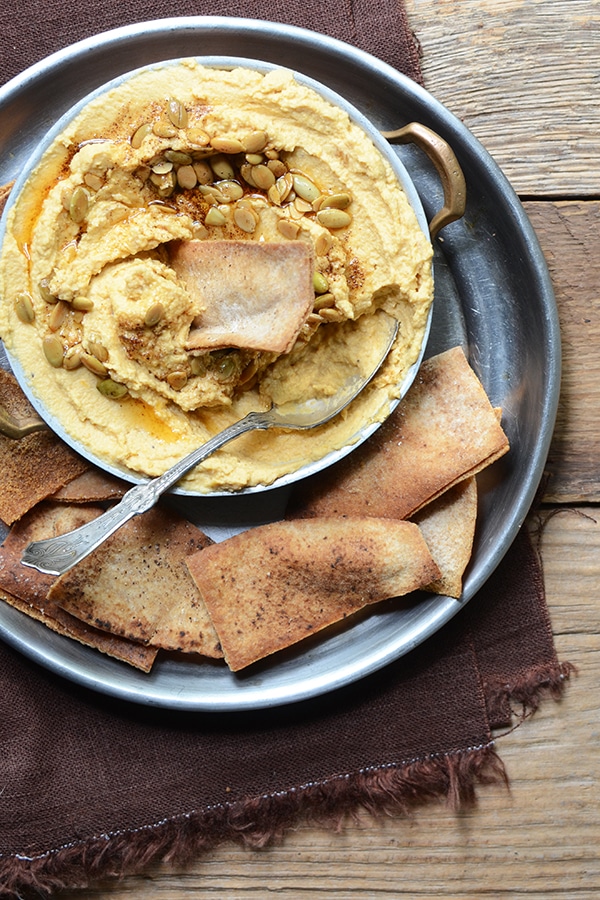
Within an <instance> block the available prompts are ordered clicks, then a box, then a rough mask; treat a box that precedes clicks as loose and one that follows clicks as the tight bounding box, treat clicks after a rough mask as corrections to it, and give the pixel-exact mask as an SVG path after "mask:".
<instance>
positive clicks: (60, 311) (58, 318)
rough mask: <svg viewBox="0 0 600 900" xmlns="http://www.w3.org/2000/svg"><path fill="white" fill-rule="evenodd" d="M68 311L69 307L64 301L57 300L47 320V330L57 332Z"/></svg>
mask: <svg viewBox="0 0 600 900" xmlns="http://www.w3.org/2000/svg"><path fill="white" fill-rule="evenodd" d="M68 309H69V306H68V304H67V303H65V301H64V300H59V301H58V303H57V304H56V305H55V306H54V307H53V309H52V312H51V313H50V318H49V319H48V328H49V329H50V331H58V329H59V328H60V327H61V325H63V324H64V321H65V319H66V318H67V310H68Z"/></svg>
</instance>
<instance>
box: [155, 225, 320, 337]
mask: <svg viewBox="0 0 600 900" xmlns="http://www.w3.org/2000/svg"><path fill="white" fill-rule="evenodd" d="M170 262H171V266H172V268H173V269H174V270H175V272H176V273H177V275H178V276H179V278H180V279H181V280H182V281H183V282H184V284H185V285H186V287H187V289H188V292H189V293H190V295H191V296H192V299H193V300H195V301H196V303H197V304H198V306H199V308H200V309H202V310H203V312H202V313H201V314H200V315H199V316H198V317H197V319H196V321H195V322H194V325H193V327H192V329H191V331H190V335H189V340H188V342H187V349H188V350H217V349H222V348H225V347H240V348H244V349H247V350H264V351H272V352H274V353H287V352H288V351H289V350H291V348H292V347H293V345H294V343H295V341H296V338H297V337H298V334H299V332H300V329H301V328H302V325H303V324H304V322H305V321H306V318H307V317H308V315H309V313H310V312H311V311H312V308H313V304H314V300H315V294H314V289H313V259H312V250H311V246H310V244H308V243H307V242H306V241H286V242H284V243H268V242H263V241H261V242H258V241H250V240H247V241H181V242H177V243H175V244H174V246H173V250H172V253H171V260H170Z"/></svg>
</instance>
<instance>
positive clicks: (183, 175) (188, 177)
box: [177, 166, 198, 191]
mask: <svg viewBox="0 0 600 900" xmlns="http://www.w3.org/2000/svg"><path fill="white" fill-rule="evenodd" d="M177 184H178V185H179V187H180V188H183V190H184V191H190V190H191V189H192V188H195V187H196V185H197V184H198V178H197V176H196V172H195V171H194V167H193V166H179V168H178V169H177Z"/></svg>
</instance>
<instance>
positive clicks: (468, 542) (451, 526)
mask: <svg viewBox="0 0 600 900" xmlns="http://www.w3.org/2000/svg"><path fill="white" fill-rule="evenodd" d="M476 520H477V480H476V478H475V477H471V478H466V479H465V480H464V481H461V482H460V483H459V484H456V485H454V487H451V488H450V489H449V490H447V491H446V492H445V493H443V494H442V495H441V496H440V497H438V498H437V499H436V500H433V501H432V502H431V503H428V504H427V506H424V507H423V508H422V509H421V510H420V511H419V512H418V513H417V514H416V515H415V516H413V518H412V521H413V522H415V523H416V524H417V525H418V526H419V528H420V529H421V534H422V535H423V537H424V538H425V542H426V544H427V546H428V547H429V550H430V553H431V555H432V556H433V559H434V561H435V563H436V565H437V567H438V568H439V570H440V577H439V578H437V579H436V580H435V581H433V582H432V583H431V584H428V585H427V588H426V590H428V591H431V592H432V593H435V594H444V595H445V596H447V597H455V598H458V597H460V595H461V594H462V578H463V574H464V571H465V569H466V568H467V565H468V563H469V560H470V559H471V554H472V552H473V540H474V538H475V523H476Z"/></svg>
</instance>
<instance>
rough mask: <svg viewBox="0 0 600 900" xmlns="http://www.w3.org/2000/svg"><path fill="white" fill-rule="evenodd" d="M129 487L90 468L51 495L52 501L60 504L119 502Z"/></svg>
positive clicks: (119, 480)
mask: <svg viewBox="0 0 600 900" xmlns="http://www.w3.org/2000/svg"><path fill="white" fill-rule="evenodd" d="M129 487H131V485H129V484H127V483H126V482H125V481H121V479H120V478H114V477H113V476H112V475H107V474H106V473H105V472H101V471H100V470H99V469H96V468H95V467H92V466H90V468H89V469H88V470H87V472H84V473H83V474H82V475H78V476H77V477H76V478H74V479H73V480H72V481H70V482H69V483H68V484H65V485H64V486H63V487H61V488H59V489H58V490H57V491H56V493H55V494H53V495H52V500H56V501H58V502H60V503H100V502H101V501H103V500H119V499H120V498H121V497H122V496H123V494H124V493H125V491H126V490H127V489H128V488H129Z"/></svg>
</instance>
